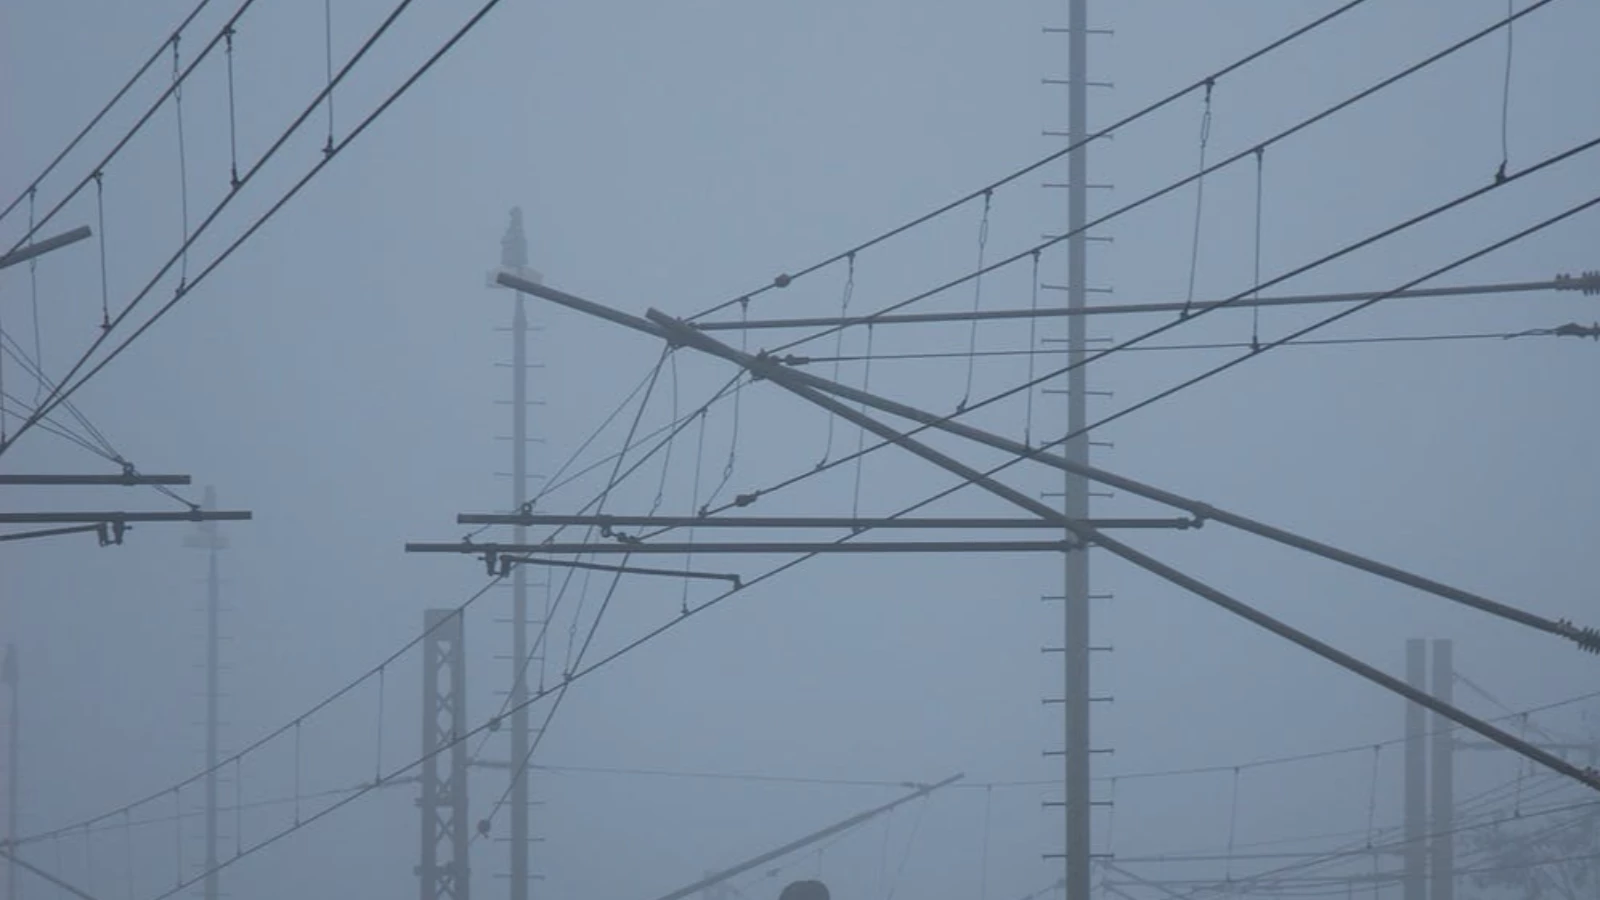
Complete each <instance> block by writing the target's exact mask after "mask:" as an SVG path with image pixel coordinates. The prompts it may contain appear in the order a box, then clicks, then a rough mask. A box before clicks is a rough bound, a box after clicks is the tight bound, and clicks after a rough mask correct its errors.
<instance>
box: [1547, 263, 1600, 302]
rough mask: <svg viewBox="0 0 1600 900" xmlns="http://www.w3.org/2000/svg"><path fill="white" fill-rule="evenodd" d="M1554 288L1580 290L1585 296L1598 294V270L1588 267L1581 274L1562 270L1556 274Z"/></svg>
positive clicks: (1599, 287)
mask: <svg viewBox="0 0 1600 900" xmlns="http://www.w3.org/2000/svg"><path fill="white" fill-rule="evenodd" d="M1556 290H1558V291H1582V292H1583V295H1584V296H1585V297H1595V296H1600V270H1596V269H1589V270H1587V271H1585V272H1584V273H1583V274H1582V275H1569V274H1567V273H1565V272H1563V273H1561V274H1560V275H1557V276H1556Z"/></svg>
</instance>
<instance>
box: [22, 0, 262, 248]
mask: <svg viewBox="0 0 1600 900" xmlns="http://www.w3.org/2000/svg"><path fill="white" fill-rule="evenodd" d="M255 2H256V0H241V2H240V4H239V6H238V8H237V9H235V10H234V12H233V15H231V16H229V17H228V21H227V22H226V23H224V24H223V26H222V28H221V29H220V30H218V31H217V33H216V34H215V35H214V36H213V37H212V38H211V40H210V41H208V42H207V43H206V45H205V47H203V48H201V50H200V52H199V53H198V54H197V55H196V56H195V58H194V59H192V60H190V61H189V65H188V66H187V67H185V68H184V70H183V74H182V75H181V76H180V77H179V78H177V79H176V80H175V81H173V83H172V84H169V85H167V87H166V89H165V90H163V91H162V92H161V95H160V96H159V97H157V98H156V99H155V100H154V101H152V102H151V104H150V105H149V106H148V107H146V108H145V111H144V113H143V114H141V115H140V116H139V118H138V119H137V120H135V121H134V123H133V124H132V125H131V126H129V127H128V129H127V131H125V132H123V135H122V137H120V138H118V139H117V141H116V143H114V144H113V145H112V147H111V149H110V150H109V151H107V153H106V155H105V156H103V157H101V159H100V161H99V162H98V163H96V164H95V165H94V167H93V168H92V169H90V171H89V174H88V175H85V176H84V177H83V180H82V181H79V182H78V183H77V185H76V186H74V187H73V188H72V190H70V191H68V192H67V195H66V196H65V197H62V198H61V200H60V201H58V202H57V203H56V205H55V206H53V207H51V208H50V211H49V212H47V213H45V215H44V218H42V219H40V220H39V222H38V223H37V224H36V225H34V226H33V227H32V228H29V229H28V233H27V234H25V235H23V236H22V237H21V238H19V239H18V240H17V242H16V243H15V244H12V245H11V249H9V250H7V251H6V253H13V252H15V251H16V250H17V248H18V247H21V246H22V245H23V244H25V243H27V242H28V241H30V240H32V239H33V236H34V235H35V234H36V233H37V232H38V230H39V229H40V228H43V227H44V226H45V225H47V224H49V222H50V221H51V220H53V219H54V218H55V217H56V214H57V213H59V212H61V210H62V209H64V208H65V207H66V205H67V204H68V203H71V202H72V200H73V199H74V198H75V197H77V196H78V194H80V193H81V192H82V191H83V189H84V188H86V187H88V186H89V182H90V181H92V180H93V179H94V178H95V175H96V173H98V172H103V171H105V168H106V166H107V165H109V164H110V163H111V161H112V160H113V159H116V158H117V156H118V155H120V154H121V153H122V150H123V148H124V147H126V146H127V145H128V142H129V141H131V140H133V138H134V136H135V135H137V134H138V133H139V132H140V131H142V130H143V129H144V126H145V125H146V124H148V123H149V121H150V120H151V118H153V117H154V116H155V114H156V112H157V111H159V110H160V109H161V107H162V106H164V105H165V104H166V102H167V99H168V98H170V97H171V96H172V93H173V91H174V90H176V89H177V88H178V87H179V86H180V85H182V84H183V83H184V82H185V81H187V80H188V79H189V76H190V75H192V74H194V71H195V69H196V68H198V67H199V65H200V63H202V62H204V61H205V59H206V57H207V56H209V55H210V54H211V51H212V50H215V49H216V47H217V45H218V44H219V43H221V42H222V41H223V39H224V35H225V33H226V32H227V31H228V30H229V29H231V28H233V27H234V26H235V25H237V24H238V22H239V20H240V19H241V18H243V17H244V14H245V12H246V11H248V10H249V9H250V7H251V6H252V5H254V4H255ZM201 5H202V6H203V5H204V4H203V3H202V4H201ZM197 11H198V10H197ZM192 17H193V14H191V18H192ZM187 21H188V20H185V24H187ZM181 30H182V29H181V28H180V29H179V31H180V32H181ZM176 33H177V32H175V34H176ZM171 40H172V39H171V38H167V39H166V40H163V41H162V42H161V46H160V48H159V49H158V50H157V51H156V56H155V57H152V59H151V63H153V62H154V61H155V59H156V58H159V57H160V56H161V55H163V54H165V53H166V52H167V44H168V43H170V42H171ZM151 63H146V64H145V65H146V68H148V66H149V65H150V64H151ZM141 74H143V73H142V71H141ZM130 86H131V83H130ZM123 90H124V91H126V88H124V89H123ZM119 96H120V94H119ZM108 108H109V107H108ZM101 115H104V111H103V110H102V112H101ZM98 119H99V116H96V121H98ZM86 130H87V129H86ZM63 155H65V154H64V153H63ZM52 166H53V164H52ZM42 177H43V176H41V178H42ZM3 255H5V254H0V256H3Z"/></svg>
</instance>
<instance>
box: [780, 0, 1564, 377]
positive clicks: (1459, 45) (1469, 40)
mask: <svg viewBox="0 0 1600 900" xmlns="http://www.w3.org/2000/svg"><path fill="white" fill-rule="evenodd" d="M1552 2H1554V0H1537V2H1535V3H1533V4H1531V5H1530V6H1528V7H1527V8H1526V9H1524V10H1522V11H1520V12H1518V13H1517V14H1516V17H1517V18H1520V17H1522V16H1525V15H1528V14H1530V13H1532V12H1534V11H1536V10H1539V9H1541V8H1543V7H1544V6H1546V5H1548V4H1550V3H1552ZM1509 21H1510V20H1500V21H1496V22H1495V23H1494V24H1492V25H1488V26H1486V27H1484V28H1482V29H1480V30H1478V31H1477V32H1474V33H1473V34H1470V35H1468V36H1467V37H1465V38H1462V39H1460V40H1458V41H1456V42H1455V43H1453V44H1450V45H1449V46H1447V47H1445V48H1444V49H1442V50H1439V51H1436V52H1435V53H1433V54H1431V55H1429V56H1427V57H1424V58H1423V59H1421V60H1419V61H1418V62H1415V63H1413V64H1411V65H1409V66H1407V67H1405V68H1404V69H1401V70H1400V71H1398V72H1395V73H1394V74H1392V75H1389V76H1388V77H1386V78H1384V79H1382V80H1380V81H1378V82H1375V83H1374V84H1371V85H1369V86H1368V87H1366V88H1364V89H1362V90H1360V91H1358V92H1356V93H1355V94H1352V95H1350V96H1348V97H1346V98H1345V99H1343V100H1341V101H1339V102H1337V103H1335V104H1333V105H1332V106H1328V107H1325V108H1323V109H1322V110H1321V111H1320V112H1317V113H1315V114H1313V115H1311V116H1309V117H1307V118H1304V119H1301V120H1300V121H1299V122H1296V123H1295V124H1293V125H1290V126H1289V127H1287V128H1285V129H1283V130H1281V131H1279V132H1277V133H1276V134H1274V135H1272V136H1271V137H1269V138H1267V139H1266V140H1264V141H1261V142H1258V143H1257V144H1256V145H1255V146H1254V147H1251V148H1250V149H1247V150H1241V151H1239V152H1238V153H1235V154H1233V155H1231V156H1229V157H1227V158H1226V159H1223V160H1221V161H1220V162H1217V163H1215V164H1213V165H1210V166H1206V167H1204V168H1202V169H1201V170H1200V171H1199V172H1197V173H1195V174H1193V175H1189V176H1186V177H1184V178H1180V179H1178V180H1177V181H1173V182H1170V183H1169V184H1167V185H1166V186H1165V187H1162V188H1158V189H1156V190H1154V191H1152V192H1150V193H1148V194H1145V195H1144V196H1143V197H1140V198H1139V199H1137V200H1134V201H1132V202H1130V203H1127V204H1124V205H1123V206H1120V207H1118V208H1117V209H1114V210H1112V211H1111V212H1108V213H1106V214H1105V215H1103V216H1100V217H1099V218H1097V219H1094V220H1093V221H1090V222H1087V223H1085V224H1084V225H1083V226H1081V227H1079V228H1075V229H1070V230H1068V231H1066V232H1064V233H1062V234H1058V235H1054V236H1052V237H1050V238H1047V239H1045V240H1044V241H1042V242H1041V243H1039V244H1036V245H1034V246H1033V247H1030V248H1028V249H1026V250H1023V251H1020V252H1018V253H1015V254H1012V255H1011V256H1008V257H1006V258H1004V259H1001V260H997V261H996V262H994V263H993V264H991V265H988V266H984V267H983V268H981V269H978V270H974V271H972V272H968V273H967V274H965V275H962V276H960V277H957V278H954V279H951V280H949V281H946V282H944V283H943V284H941V285H939V286H937V287H934V288H931V289H929V290H926V291H922V292H921V293H918V294H915V295H913V296H911V297H908V298H907V299H905V300H901V301H900V302H898V303H894V304H891V305H889V306H886V307H884V308H882V309H880V310H878V311H877V312H874V313H872V314H870V315H867V316H863V317H861V318H860V319H859V320H857V321H855V322H852V323H850V324H848V325H833V326H830V327H828V328H824V329H821V330H819V331H816V332H813V333H812V334H810V335H807V336H805V337H800V338H796V339H794V340H792V341H790V342H788V343H786V344H780V345H778V346H777V347H774V348H772V349H771V350H770V351H768V352H770V353H774V354H776V353H782V352H783V351H785V350H789V349H792V348H794V347H798V346H800V345H802V344H806V343H810V342H811V341H814V340H817V339H819V338H822V337H826V336H827V335H830V334H832V333H833V332H834V331H835V330H837V329H840V328H849V327H852V326H854V325H861V324H865V323H867V322H870V321H872V320H873V319H875V318H877V317H879V316H884V315H887V314H889V313H891V312H895V311H897V310H900V309H903V308H905V307H907V306H910V305H912V304H914V303H918V302H920V301H922V300H925V299H927V298H929V297H933V296H935V295H937V294H940V293H943V292H944V291H947V290H949V289H950V288H953V287H957V286H959V285H962V284H965V283H967V282H968V281H971V280H973V279H974V278H978V277H980V276H982V275H985V274H988V273H989V272H993V271H996V270H998V269H1002V268H1005V267H1007V266H1010V265H1012V264H1014V263H1016V262H1019V261H1020V260H1022V259H1025V258H1027V257H1028V256H1030V255H1031V254H1032V253H1033V252H1034V251H1036V250H1046V249H1049V248H1050V247H1053V246H1055V245H1057V244H1059V243H1061V242H1063V241H1066V240H1068V239H1070V238H1072V237H1074V236H1076V235H1079V234H1082V233H1085V232H1087V231H1089V230H1090V229H1093V228H1097V227H1099V226H1100V225H1103V224H1105V223H1106V222H1109V221H1111V220H1112V219H1115V218H1117V217H1119V216H1122V215H1124V214H1126V213H1129V212H1132V211H1134V210H1136V209H1139V208H1140V207H1142V206H1145V205H1146V204H1149V203H1151V202H1152V201H1154V200H1157V199H1159V198H1161V197H1163V196H1166V195H1167V194H1170V193H1172V192H1173V191H1176V190H1178V189H1179V188H1182V187H1184V186H1186V185H1188V184H1191V183H1193V182H1195V181H1197V180H1199V179H1200V178H1203V177H1204V176H1205V175H1208V174H1210V173H1212V172H1216V171H1218V170H1220V169H1223V168H1226V167H1228V166H1231V165H1233V164H1234V163H1236V162H1238V161H1239V160H1241V159H1244V158H1245V157H1247V156H1250V155H1252V154H1253V153H1255V150H1256V148H1263V149H1264V148H1266V147H1270V146H1272V145H1273V144H1277V143H1279V142H1281V141H1284V140H1286V139H1288V138H1289V137H1291V136H1293V135H1295V134H1298V133H1299V132H1301V131H1304V130H1305V129H1307V128H1309V127H1311V126H1312V125H1315V124H1317V123H1318V122H1321V121H1323V120H1324V119H1327V118H1330V117H1332V116H1334V115H1336V114H1338V113H1339V112H1342V111H1343V110H1345V109H1347V108H1349V107H1351V106H1354V105H1355V104H1357V103H1360V102H1361V101H1363V100H1365V99H1367V98H1368V97H1371V96H1373V95H1375V94H1378V93H1380V92H1382V91H1383V90H1385V89H1387V88H1389V87H1392V86H1393V85H1395V84H1398V83H1400V82H1401V81H1404V80H1405V79H1407V78H1409V77H1411V76H1412V75H1415V74H1416V73H1418V72H1420V71H1422V70H1424V69H1426V68H1428V67H1429V66H1432V65H1433V64H1435V63H1437V62H1439V61H1441V60H1443V59H1446V58H1448V57H1450V56H1452V55H1454V54H1456V53H1458V52H1460V51H1461V50H1463V49H1465V48H1467V47H1469V46H1471V45H1472V44H1474V43H1476V42H1478V41H1480V40H1482V39H1483V38H1485V37H1488V36H1489V35H1491V34H1494V33H1495V32H1496V31H1498V30H1500V29H1501V28H1505V27H1507V25H1508V24H1509ZM1547 162H1549V161H1548V160H1547ZM1537 168H1539V166H1534V167H1532V168H1528V169H1523V170H1521V171H1519V172H1518V173H1517V175H1508V176H1506V177H1505V178H1503V179H1497V180H1496V181H1495V183H1494V184H1493V185H1490V187H1491V188H1492V187H1495V186H1498V185H1499V184H1503V183H1505V182H1507V181H1512V180H1515V179H1516V178H1517V176H1518V175H1526V174H1528V173H1529V172H1530V171H1533V170H1535V169H1537ZM1474 196H1475V195H1474ZM1469 199H1470V198H1469ZM1463 202H1464V200H1463ZM1442 209H1443V208H1441V211H1442ZM1285 277H1287V276H1285ZM1275 283H1276V281H1273V282H1267V284H1263V285H1258V287H1266V286H1267V285H1270V284H1275ZM1233 299H1235V300H1236V299H1239V298H1238V297H1235V298H1233ZM1229 302H1231V301H1224V302H1223V303H1219V304H1215V305H1212V306H1207V307H1205V308H1203V309H1201V310H1200V311H1199V312H1197V313H1194V314H1192V315H1190V316H1188V317H1186V318H1180V319H1177V320H1174V321H1172V322H1168V323H1167V324H1166V325H1164V326H1163V327H1161V328H1157V329H1153V330H1152V331H1150V332H1148V333H1146V335H1145V336H1144V337H1151V336H1154V335H1155V334H1159V333H1161V332H1163V331H1166V330H1167V329H1170V328H1173V327H1175V326H1176V325H1178V324H1181V323H1182V322H1184V321H1188V320H1189V319H1195V318H1198V317H1199V316H1201V315H1204V314H1206V313H1209V312H1213V311H1215V310H1217V309H1219V308H1225V307H1226V306H1228V305H1229ZM1142 339H1143V338H1141V339H1140V340H1142ZM1135 342H1137V341H1135ZM1108 352H1110V351H1102V352H1101V353H1100V354H1098V355H1097V356H1095V357H1093V358H1090V359H1085V360H1084V361H1083V364H1084V365H1087V364H1089V363H1090V362H1093V361H1094V359H1097V358H1100V357H1102V356H1104V355H1106V353H1108Z"/></svg>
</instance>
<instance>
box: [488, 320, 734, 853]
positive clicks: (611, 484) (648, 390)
mask: <svg viewBox="0 0 1600 900" xmlns="http://www.w3.org/2000/svg"><path fill="white" fill-rule="evenodd" d="M669 357H670V358H671V359H672V361H673V381H674V388H673V394H674V396H673V418H674V419H675V420H676V419H678V416H677V386H676V380H677V365H676V355H675V354H673V353H672V352H671V348H664V349H663V350H662V355H661V358H660V359H659V360H658V361H657V362H656V365H655V367H654V368H653V369H652V371H651V374H650V376H649V377H648V378H647V379H646V381H645V383H644V384H643V385H642V387H643V389H644V391H645V394H644V397H643V398H642V399H641V400H640V403H639V409H638V411H637V412H636V413H635V415H634V418H633V422H632V425H631V426H630V428H629V430H628V435H627V438H626V439H625V441H624V443H623V448H622V450H621V451H620V452H618V453H617V454H614V456H615V459H616V465H615V466H614V467H613V469H612V473H611V479H610V480H609V481H608V483H607V484H606V486H605V487H604V488H603V489H602V490H601V492H600V494H599V495H597V496H596V497H595V498H593V499H592V500H591V501H590V502H589V503H586V504H584V507H583V509H584V510H588V509H589V508H590V507H591V506H594V507H596V508H597V509H603V508H604V504H605V500H606V498H607V497H608V496H609V495H610V492H611V491H612V490H613V489H614V488H615V487H617V486H618V485H619V484H620V483H621V482H623V481H626V480H627V479H628V478H629V477H630V476H631V475H632V474H633V473H634V472H636V471H638V470H639V468H641V467H642V466H643V465H644V463H646V462H647V461H649V459H650V457H651V456H652V455H654V452H655V450H656V449H659V447H660V445H659V444H658V445H657V447H655V448H652V449H651V450H650V451H648V452H646V453H645V455H644V456H642V457H641V458H640V459H638V460H636V461H635V462H634V464H633V465H632V466H631V467H629V468H628V470H627V471H622V463H623V461H624V459H625V458H626V456H627V454H628V452H629V451H630V450H632V449H633V447H634V446H635V441H634V438H635V435H636V434H637V431H638V427H639V423H640V421H641V420H642V419H643V417H644V413H645V408H646V407H647V406H648V405H649V403H650V396H651V394H652V393H653V392H654V390H655V384H656V381H657V379H658V378H659V376H660V373H661V368H662V364H663V363H665V362H666V361H667V360H668V358H669ZM725 390H726V387H725V388H724V391H725ZM634 393H638V391H637V390H636V391H635V392H634ZM722 393H723V392H722V391H719V392H718V393H717V394H716V395H714V396H713V397H712V399H711V400H709V401H707V402H706V404H705V405H704V406H702V407H701V408H700V409H699V410H697V411H696V413H694V414H691V415H690V416H688V417H686V418H683V419H682V420H681V422H682V423H683V425H687V424H688V423H689V422H691V421H693V419H694V418H695V416H697V415H703V414H704V412H705V410H706V409H707V408H708V407H709V406H710V405H711V404H712V403H714V402H716V400H717V399H718V398H719V397H720V396H721V395H722ZM631 397H632V395H631V394H630V399H631ZM619 411H620V408H619ZM608 421H609V420H608ZM703 422H704V420H703V419H702V437H703ZM672 424H677V423H676V422H674V423H672ZM602 427H604V426H602ZM679 430H681V428H675V429H673V431H672V433H671V434H669V435H668V436H667V438H666V439H665V441H666V443H667V444H668V449H669V452H670V442H671V441H672V440H673V439H674V438H675V437H676V436H677V433H678V431H679ZM646 440H648V437H647V438H646ZM665 478H666V468H665V466H663V470H662V479H663V481H662V483H661V484H660V485H658V487H657V490H656V497H657V503H658V504H659V502H660V497H661V492H662V489H663V488H664V486H665ZM479 530H480V531H481V530H482V529H479ZM561 531H562V529H557V530H556V531H555V532H554V533H553V534H551V535H550V536H548V537H546V538H545V542H546V543H548V542H550V541H552V540H554V539H555V537H556V536H557V535H559V534H560V533H561ZM593 534H594V527H593V526H590V527H589V529H588V530H587V531H586V532H585V537H584V540H585V541H588V540H590V539H592V537H593ZM622 565H626V557H624V561H623V563H622ZM574 571H575V570H573V569H568V570H567V573H566V577H565V578H564V579H563V581H562V585H561V589H560V591H559V592H557V594H556V597H555V602H554V605H553V606H551V607H550V608H549V609H548V610H547V611H546V613H545V616H544V621H543V622H541V623H540V628H539V633H538V635H536V636H535V638H534V652H533V653H530V654H529V655H528V656H527V657H525V658H524V659H523V660H522V661H521V663H520V665H519V666H518V668H517V671H516V673H515V676H514V678H513V681H512V683H513V684H519V683H523V682H524V681H525V680H526V678H527V672H528V667H529V666H530V665H531V663H532V661H533V658H534V656H536V655H538V656H541V658H542V655H541V654H539V653H538V651H539V648H540V647H541V646H544V647H546V648H548V640H549V631H550V625H551V622H552V621H553V618H554V616H555V615H556V613H558V612H559V610H560V607H561V603H562V601H563V600H564V599H565V597H566V595H567V590H568V588H569V587H570V586H571V584H572V577H573V574H574ZM592 574H593V573H592V571H585V573H584V581H583V587H582V588H581V591H580V594H579V598H578V609H577V610H576V612H575V613H574V614H573V621H572V626H571V628H570V629H569V632H568V645H567V660H566V662H565V663H564V664H563V665H562V671H563V673H568V672H570V671H571V670H572V667H573V666H574V665H575V664H578V663H581V662H582V658H583V654H584V651H586V650H587V649H588V646H589V642H590V641H592V640H593V638H594V633H595V630H596V629H598V627H599V624H600V619H601V617H602V616H603V615H604V614H605V611H606V609H607V608H608V607H609V605H610V602H611V597H612V596H613V595H614V594H615V592H616V589H617V586H618V584H619V583H620V579H621V577H622V573H621V572H620V571H619V572H617V573H616V574H615V576H614V578H613V579H612V584H611V588H610V590H609V591H608V592H607V594H606V597H605V600H604V601H603V603H602V605H601V608H600V611H599V612H598V613H597V614H596V616H595V619H594V623H593V625H592V626H591V627H590V630H589V635H588V638H587V639H586V640H585V641H584V645H583V647H582V648H581V649H580V650H579V651H578V655H577V657H576V659H577V663H575V662H574V657H573V643H574V642H575V640H576V637H577V626H578V620H579V619H580V618H581V617H582V615H583V604H584V600H585V599H586V598H587V596H588V586H589V580H590V577H591V576H592ZM684 606H685V608H687V592H686V593H685V596H684ZM547 652H548V651H547ZM543 689H544V682H543V680H542V678H541V681H540V690H541V691H542V690H543ZM565 696H566V692H565V690H562V691H561V692H560V693H558V694H557V695H556V699H555V700H554V701H553V702H552V703H551V706H550V709H549V710H548V711H547V712H546V714H545V720H544V723H543V724H542V725H541V726H540V728H539V732H538V737H536V738H535V739H534V741H533V742H532V743H531V744H530V745H529V747H528V750H527V752H526V754H525V755H524V761H523V764H522V767H521V768H520V769H518V770H514V771H516V772H517V773H518V774H516V775H514V776H513V779H512V782H511V783H510V784H508V786H507V788H506V793H505V794H504V795H503V796H502V797H501V799H500V801H499V802H497V803H496V804H495V806H494V810H493V811H492V812H491V813H490V815H489V816H488V817H486V818H485V819H484V820H483V821H484V822H491V823H492V821H493V819H494V815H495V813H497V812H498V811H499V810H500V808H501V807H502V806H503V805H504V803H505V802H506V799H507V798H508V797H509V796H510V793H511V790H512V788H513V787H514V785H515V781H516V779H518V778H521V777H523V776H522V773H525V772H526V771H527V768H528V761H530V760H531V759H532V757H533V753H534V751H536V750H537V749H538V746H539V743H540V741H542V740H543V737H544V733H545V731H546V730H547V729H548V728H549V726H550V722H551V720H552V719H553V718H554V717H555V713H556V710H557V709H558V708H559V707H560V704H561V700H562V698H564V697H565ZM513 699H514V698H513V694H512V693H511V692H509V691H508V692H507V694H506V699H505V700H504V701H502V703H501V707H500V711H499V712H498V713H497V714H496V719H499V718H503V717H504V716H505V715H507V714H508V710H509V707H510V704H511V703H512V701H513ZM494 730H495V729H490V731H491V732H492V731H494ZM488 740H489V735H488V734H485V735H484V738H483V740H482V741H480V742H479V744H478V747H477V749H476V750H475V751H474V752H473V753H472V758H474V759H476V758H477V757H478V756H479V755H481V754H482V752H483V748H484V747H485V746H487V744H488ZM482 833H483V832H481V831H480V832H479V834H482ZM471 840H474V841H475V840H477V837H476V836H474V837H473V838H472V839H471Z"/></svg>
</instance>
